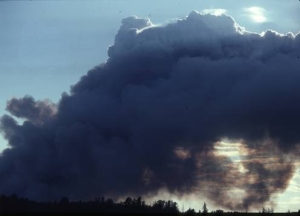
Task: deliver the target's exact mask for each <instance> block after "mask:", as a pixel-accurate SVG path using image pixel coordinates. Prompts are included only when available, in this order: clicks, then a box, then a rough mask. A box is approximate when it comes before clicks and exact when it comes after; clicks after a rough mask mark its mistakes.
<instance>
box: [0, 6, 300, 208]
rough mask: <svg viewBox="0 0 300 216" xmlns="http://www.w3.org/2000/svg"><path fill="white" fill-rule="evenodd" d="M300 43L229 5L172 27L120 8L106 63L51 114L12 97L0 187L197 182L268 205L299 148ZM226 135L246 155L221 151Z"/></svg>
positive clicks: (97, 188)
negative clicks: (260, 27)
mask: <svg viewBox="0 0 300 216" xmlns="http://www.w3.org/2000/svg"><path fill="white" fill-rule="evenodd" d="M299 45H300V35H299V34H298V35H293V34H288V35H281V34H278V33H276V32H274V31H266V32H264V34H261V35H259V34H255V33H251V32H247V31H246V30H245V29H244V28H242V27H240V26H239V25H238V24H237V23H235V21H234V20H233V18H232V17H230V16H227V15H220V16H214V15H212V14H199V13H198V12H196V11H193V12H191V13H190V14H189V15H188V16H187V17H186V18H185V19H183V20H178V21H177V22H176V23H171V24H169V25H166V26H154V25H153V24H152V23H151V21H150V20H149V19H141V18H138V17H134V16H133V17H129V18H125V19H123V20H122V25H121V27H120V30H119V31H118V33H117V35H116V37H115V42H114V44H113V45H112V46H110V47H109V49H108V55H109V58H108V59H107V61H106V62H105V63H103V64H101V65H98V66H96V67H95V68H93V69H91V70H90V71H88V72H87V74H86V75H84V76H83V77H82V78H81V79H80V81H79V82H78V83H76V84H74V85H73V86H72V88H71V93H70V94H66V93H64V94H63V95H62V97H61V99H60V101H59V102H58V104H56V105H55V109H56V110H55V112H52V111H51V110H53V109H52V108H50V107H52V105H49V104H51V103H45V102H42V101H34V99H33V98H30V97H24V98H21V99H12V100H11V101H9V102H8V105H7V109H8V111H10V113H11V114H12V116H9V115H4V116H3V117H2V119H1V130H2V133H3V134H4V137H5V138H6V139H7V140H8V142H9V144H10V145H11V146H12V148H10V149H6V150H5V151H4V152H3V153H2V156H1V157H0V194H13V193H16V194H18V195H21V196H26V197H29V198H31V199H37V200H53V199H59V198H61V196H68V197H70V198H71V199H91V198H93V197H95V196H99V195H106V196H112V197H122V196H126V195H127V194H134V195H145V196H146V195H147V196H150V195H151V196H154V195H155V194H157V193H158V192H159V191H161V190H165V191H168V192H169V193H176V194H177V195H178V194H180V195H182V196H184V195H188V194H193V193H197V192H199V191H198V190H200V192H203V193H205V194H206V196H207V197H209V198H210V199H211V200H212V201H214V202H215V203H217V204H218V205H221V206H222V207H226V208H229V209H249V208H252V207H257V206H261V205H262V204H263V203H266V202H269V201H271V200H272V196H273V195H275V194H277V193H280V192H282V191H284V190H285V189H286V187H287V185H288V182H289V180H290V179H291V176H292V175H293V172H294V165H293V159H295V158H297V157H298V156H299V141H300V136H299V134H300V133H299V131H298V122H299V120H300V115H299V110H300V103H299V100H298V95H299V92H300V87H299V80H300V74H299V64H300V62H299V59H298V56H299V52H300V50H299V47H300V46H299ZM13 116H14V117H21V118H25V119H26V121H25V122H24V123H23V124H22V125H18V124H17V122H16V121H15V120H14V117H13ZM226 138H227V140H230V141H231V142H239V143H242V145H241V146H243V148H242V149H241V152H242V154H241V155H240V157H242V158H243V162H242V165H237V163H235V162H234V161H232V160H231V158H230V157H229V156H226V155H225V156H224V155H218V154H217V153H216V151H215V146H216V145H217V143H218V142H220V141H222V140H224V139H226ZM274 160H275V161H276V162H274ZM266 162H267V163H266ZM241 166H243V169H241ZM241 170H242V172H241ZM233 191H238V193H239V195H240V198H239V199H238V200H237V199H229V198H230V197H234V196H233ZM266 191H270V192H271V193H266Z"/></svg>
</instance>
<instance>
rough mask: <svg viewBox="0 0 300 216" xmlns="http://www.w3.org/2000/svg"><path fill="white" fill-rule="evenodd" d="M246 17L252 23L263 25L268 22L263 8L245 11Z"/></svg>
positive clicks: (252, 8) (250, 8)
mask: <svg viewBox="0 0 300 216" xmlns="http://www.w3.org/2000/svg"><path fill="white" fill-rule="evenodd" d="M244 10H245V12H246V15H247V16H249V17H250V18H251V20H252V21H254V22H257V23H263V22H266V21H267V18H266V17H265V11H266V10H265V9H264V8H261V7H249V8H245V9H244Z"/></svg>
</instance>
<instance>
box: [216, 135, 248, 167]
mask: <svg viewBox="0 0 300 216" xmlns="http://www.w3.org/2000/svg"><path fill="white" fill-rule="evenodd" d="M243 147H244V145H243V144H242V143H233V142H230V141H226V140H222V141H220V142H217V143H215V145H214V150H215V151H214V152H215V154H217V155H223V156H226V157H228V158H229V159H230V160H231V161H232V162H233V163H235V164H236V165H237V166H238V170H239V172H241V173H244V172H245V168H244V166H243V164H242V159H241V157H242V156H245V155H243V153H242V151H241V149H242V148H243Z"/></svg>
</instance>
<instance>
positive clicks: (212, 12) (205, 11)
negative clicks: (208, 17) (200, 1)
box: [201, 8, 227, 16]
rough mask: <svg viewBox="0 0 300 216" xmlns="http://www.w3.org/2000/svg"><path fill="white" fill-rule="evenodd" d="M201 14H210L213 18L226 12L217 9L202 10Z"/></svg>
mask: <svg viewBox="0 0 300 216" xmlns="http://www.w3.org/2000/svg"><path fill="white" fill-rule="evenodd" d="M201 12H202V13H203V14H208V13H209V14H212V15H215V16H220V15H222V14H225V13H226V12H227V11H226V10H225V9H222V8H219V9H204V10H202V11H201Z"/></svg>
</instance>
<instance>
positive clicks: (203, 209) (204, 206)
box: [202, 202, 208, 215]
mask: <svg viewBox="0 0 300 216" xmlns="http://www.w3.org/2000/svg"><path fill="white" fill-rule="evenodd" d="M202 213H203V214H204V215H206V214H207V213H208V208H207V206H206V203H205V202H204V204H203V207H202Z"/></svg>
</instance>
